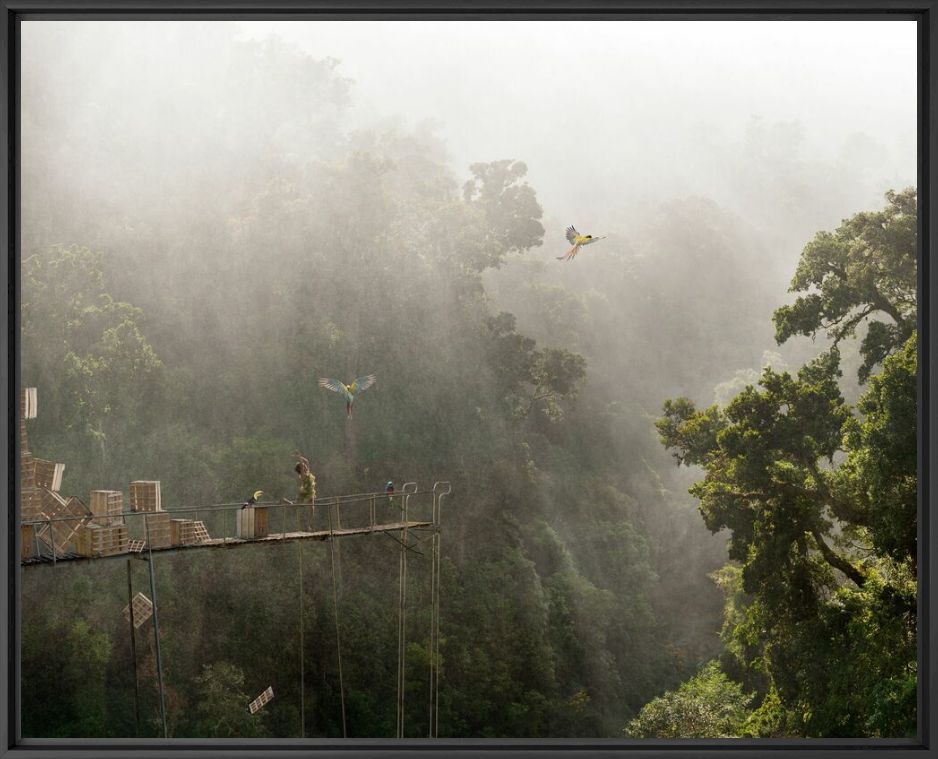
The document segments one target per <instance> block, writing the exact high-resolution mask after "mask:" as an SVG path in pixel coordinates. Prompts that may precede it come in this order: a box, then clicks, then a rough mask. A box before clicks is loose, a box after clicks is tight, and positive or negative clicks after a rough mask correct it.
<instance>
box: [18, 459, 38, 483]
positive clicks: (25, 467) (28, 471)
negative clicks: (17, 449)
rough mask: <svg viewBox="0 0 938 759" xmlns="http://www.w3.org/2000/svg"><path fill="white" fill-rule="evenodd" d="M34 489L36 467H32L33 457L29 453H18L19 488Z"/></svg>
mask: <svg viewBox="0 0 938 759" xmlns="http://www.w3.org/2000/svg"><path fill="white" fill-rule="evenodd" d="M34 487H36V467H35V466H33V455H32V454H31V453H30V452H29V451H21V453H20V488H21V489H23V488H34Z"/></svg>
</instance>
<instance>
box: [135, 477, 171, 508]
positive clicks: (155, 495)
mask: <svg viewBox="0 0 938 759" xmlns="http://www.w3.org/2000/svg"><path fill="white" fill-rule="evenodd" d="M130 509H131V511H162V510H163V505H162V502H161V499H160V481H159V480H134V481H133V482H131V483H130Z"/></svg>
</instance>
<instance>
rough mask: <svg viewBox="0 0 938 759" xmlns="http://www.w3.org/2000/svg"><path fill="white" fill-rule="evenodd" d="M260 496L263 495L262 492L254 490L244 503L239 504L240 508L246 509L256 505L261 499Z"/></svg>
mask: <svg viewBox="0 0 938 759" xmlns="http://www.w3.org/2000/svg"><path fill="white" fill-rule="evenodd" d="M262 495H264V491H263V490H255V491H254V494H253V495H252V496H251V497H250V498H248V499H247V500H246V501H245V502H244V503H242V504H241V508H242V509H246V508H247V507H248V506H253V505H254V504H255V503H257V502H258V501H259V500H260V499H261V496H262Z"/></svg>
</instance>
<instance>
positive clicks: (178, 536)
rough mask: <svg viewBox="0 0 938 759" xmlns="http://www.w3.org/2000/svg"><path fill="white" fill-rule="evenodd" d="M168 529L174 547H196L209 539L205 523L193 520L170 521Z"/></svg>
mask: <svg viewBox="0 0 938 759" xmlns="http://www.w3.org/2000/svg"><path fill="white" fill-rule="evenodd" d="M169 528H170V535H171V540H172V544H173V545H174V546H191V545H198V544H199V543H204V542H205V541H206V540H208V539H209V534H208V530H207V529H205V523H204V522H198V521H195V520H194V519H170V520H169Z"/></svg>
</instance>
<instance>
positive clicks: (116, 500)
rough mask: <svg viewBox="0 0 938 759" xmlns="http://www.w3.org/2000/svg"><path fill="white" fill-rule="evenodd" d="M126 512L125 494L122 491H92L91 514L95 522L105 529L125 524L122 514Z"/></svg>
mask: <svg viewBox="0 0 938 759" xmlns="http://www.w3.org/2000/svg"><path fill="white" fill-rule="evenodd" d="M123 510H124V494H123V493H122V492H121V491H120V490H92V491H91V513H92V514H94V521H95V522H96V523H97V524H100V525H104V526H105V527H115V526H117V525H119V524H123V523H124V517H122V516H121V512H122V511H123Z"/></svg>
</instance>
